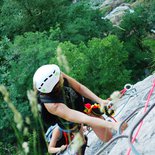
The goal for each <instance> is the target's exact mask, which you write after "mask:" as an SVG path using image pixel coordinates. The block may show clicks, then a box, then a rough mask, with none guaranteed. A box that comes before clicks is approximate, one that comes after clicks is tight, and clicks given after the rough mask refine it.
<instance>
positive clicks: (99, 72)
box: [84, 35, 130, 97]
mask: <svg viewBox="0 0 155 155" xmlns="http://www.w3.org/2000/svg"><path fill="white" fill-rule="evenodd" d="M86 51H87V52H86V55H87V58H88V59H89V66H88V68H87V70H86V77H85V79H84V81H85V83H87V85H88V86H90V88H91V90H95V92H96V93H97V94H98V95H103V94H104V95H105V94H106V95H110V94H111V92H113V91H114V90H116V89H118V90H119V89H121V88H122V87H123V85H124V84H125V83H126V82H129V81H130V71H128V70H126V69H125V67H124V62H126V61H127V58H128V53H127V52H126V51H125V50H124V47H123V44H122V43H121V42H120V41H119V40H118V38H117V37H116V36H113V35H110V36H108V37H106V38H104V39H102V40H101V39H92V40H90V41H89V42H88V47H87V50H86ZM88 79H89V80H88ZM107 97H108V96H107Z"/></svg>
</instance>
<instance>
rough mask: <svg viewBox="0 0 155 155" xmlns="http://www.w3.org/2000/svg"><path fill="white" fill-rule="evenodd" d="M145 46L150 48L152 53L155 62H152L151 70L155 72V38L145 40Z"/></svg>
mask: <svg viewBox="0 0 155 155" xmlns="http://www.w3.org/2000/svg"><path fill="white" fill-rule="evenodd" d="M144 45H145V46H147V47H149V49H150V51H151V53H152V59H153V62H152V61H151V62H150V64H151V65H152V66H151V69H152V70H153V71H154V67H155V63H154V62H155V40H154V39H153V38H147V39H145V40H144Z"/></svg>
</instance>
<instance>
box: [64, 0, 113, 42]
mask: <svg viewBox="0 0 155 155" xmlns="http://www.w3.org/2000/svg"><path fill="white" fill-rule="evenodd" d="M101 17H102V15H101V13H100V12H99V11H98V10H92V9H91V8H90V6H89V5H86V4H85V3H82V2H81V3H75V4H72V6H71V7H70V8H69V10H68V12H67V15H66V17H65V22H64V23H62V25H61V27H62V31H63V38H64V40H70V41H71V42H73V43H80V42H81V41H84V42H87V41H88V40H89V39H91V38H93V37H99V38H103V37H105V36H106V35H108V34H109V33H110V31H111V28H112V25H111V23H110V22H108V21H105V20H103V19H101Z"/></svg>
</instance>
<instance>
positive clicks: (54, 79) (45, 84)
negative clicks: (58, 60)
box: [33, 64, 62, 93]
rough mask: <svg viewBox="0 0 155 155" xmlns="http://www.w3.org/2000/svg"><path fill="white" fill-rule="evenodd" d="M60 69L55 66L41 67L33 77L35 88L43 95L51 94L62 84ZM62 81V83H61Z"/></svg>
mask: <svg viewBox="0 0 155 155" xmlns="http://www.w3.org/2000/svg"><path fill="white" fill-rule="evenodd" d="M60 79H62V76H61V71H60V68H59V67H58V66H57V65H55V64H49V65H43V66H41V67H39V68H38V69H37V70H36V72H35V74H34V76H33V86H34V89H37V90H38V91H39V92H41V93H50V92H51V91H52V90H53V89H54V87H58V86H56V85H60V84H61V83H62V82H61V81H62V80H60ZM59 81H60V82H59Z"/></svg>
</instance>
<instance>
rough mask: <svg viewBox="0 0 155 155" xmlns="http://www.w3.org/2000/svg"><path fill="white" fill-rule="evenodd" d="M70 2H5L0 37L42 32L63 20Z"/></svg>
mask: <svg viewBox="0 0 155 155" xmlns="http://www.w3.org/2000/svg"><path fill="white" fill-rule="evenodd" d="M70 3H71V1H70V0H59V1H55V0H50V1H48V0H39V1H38V0H26V1H25V0H6V1H4V2H3V5H2V8H1V13H0V20H1V24H0V27H1V30H0V35H2V36H6V35H7V36H8V37H9V38H10V37H11V38H12V37H14V36H15V35H19V34H23V33H24V32H29V31H44V30H48V29H49V28H50V27H51V26H54V25H55V23H56V22H58V21H59V20H60V19H63V18H64V13H65V10H66V8H67V6H69V4H70Z"/></svg>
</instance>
